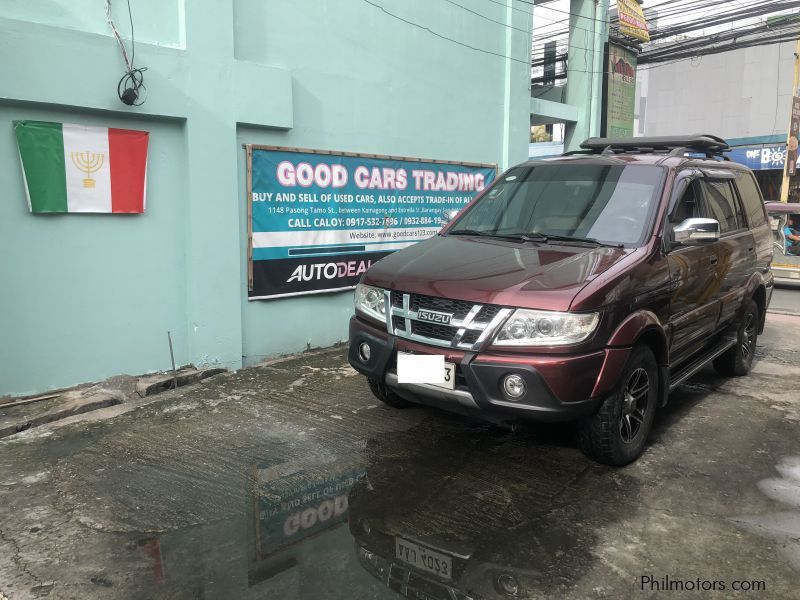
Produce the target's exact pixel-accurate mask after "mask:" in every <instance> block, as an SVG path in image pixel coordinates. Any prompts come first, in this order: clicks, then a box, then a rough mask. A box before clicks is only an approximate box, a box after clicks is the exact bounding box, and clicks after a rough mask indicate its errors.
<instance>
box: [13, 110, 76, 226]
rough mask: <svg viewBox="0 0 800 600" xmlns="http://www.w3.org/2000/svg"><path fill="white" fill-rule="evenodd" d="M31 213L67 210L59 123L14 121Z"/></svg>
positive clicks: (62, 138)
mask: <svg viewBox="0 0 800 600" xmlns="http://www.w3.org/2000/svg"><path fill="white" fill-rule="evenodd" d="M14 131H15V132H16V134H17V144H18V145H19V154H20V157H21V158H22V168H23V169H24V171H25V180H26V181H27V183H28V195H29V197H30V202H31V211H32V212H67V175H66V168H65V166H64V136H63V134H62V132H61V123H48V122H45V121H14Z"/></svg>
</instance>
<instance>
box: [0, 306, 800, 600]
mask: <svg viewBox="0 0 800 600" xmlns="http://www.w3.org/2000/svg"><path fill="white" fill-rule="evenodd" d="M799 336H800V317H796V316H789V315H778V314H775V315H770V317H769V319H768V329H767V332H766V334H765V335H764V336H763V337H762V338H761V340H760V346H761V347H760V349H759V353H758V362H757V364H756V365H755V368H754V373H753V374H752V375H751V376H750V377H747V378H742V379H734V380H726V379H723V378H720V377H717V376H716V375H715V374H714V373H713V371H711V370H708V371H705V372H703V373H702V374H701V375H699V376H698V377H696V378H695V379H693V380H692V381H691V382H690V383H689V384H687V385H684V386H682V387H681V388H680V389H679V390H678V391H676V392H675V393H674V394H673V395H672V397H671V402H670V405H669V406H668V407H667V408H666V409H664V410H663V411H661V413H660V414H659V416H658V417H657V423H656V429H655V431H654V433H653V435H652V439H651V443H650V446H649V448H648V450H647V452H646V454H645V455H644V456H643V457H642V458H641V459H640V460H639V461H638V462H637V463H635V464H633V465H631V466H629V467H626V468H623V469H612V468H608V467H603V466H599V465H597V464H594V463H592V462H590V461H588V460H587V459H586V458H584V457H583V456H582V455H581V454H580V452H578V450H577V449H576V448H575V446H574V444H573V442H572V439H571V435H570V432H569V429H568V428H566V427H555V426H536V427H533V426H528V427H524V428H521V429H519V430H517V431H515V432H506V431H501V430H497V429H494V428H490V427H486V426H483V425H481V424H479V423H474V422H470V421H467V420H464V419H463V418H460V417H453V416H450V415H446V414H444V413H440V412H437V411H434V410H429V409H425V408H413V409H409V410H404V411H396V410H392V409H389V408H387V407H384V406H382V405H379V404H378V402H377V401H376V400H374V399H373V398H372V396H371V395H370V393H369V390H368V389H367V386H366V383H365V382H364V380H363V379H362V378H361V377H360V376H357V375H355V373H354V372H353V371H352V370H351V369H350V368H349V367H348V366H347V365H346V361H345V358H344V350H343V349H338V350H334V351H329V352H324V353H320V354H317V355H314V356H305V357H302V358H297V359H291V360H288V361H284V362H280V363H277V364H273V365H272V366H266V367H258V368H252V369H246V370H243V371H240V372H238V373H235V374H230V375H223V376H218V377H215V378H212V379H209V380H207V381H206V382H204V383H203V384H200V385H197V386H194V387H192V388H182V389H179V390H174V391H171V392H166V393H165V394H163V395H161V396H159V397H158V400H157V401H155V402H153V403H151V404H148V405H145V406H137V407H125V408H122V407H111V408H108V409H103V410H102V411H97V412H95V413H90V414H87V415H82V416H81V417H79V418H73V419H71V420H70V421H69V422H61V423H57V424H51V425H47V426H44V427H43V428H40V429H37V430H30V431H27V432H24V433H22V434H19V435H17V436H13V437H12V438H7V439H6V440H3V441H0V598H2V597H3V595H5V596H6V597H7V598H8V599H9V600H22V599H28V598H40V597H49V598H59V599H61V598H64V599H70V598H76V599H78V598H80V599H81V600H86V599H95V598H98V599H99V598H102V599H106V598H111V599H117V598H119V599H123V598H124V599H129V598H134V599H136V598H159V599H162V598H176V599H177V598H180V599H183V598H187V599H217V598H219V599H237V598H246V599H251V598H263V599H269V600H278V599H284V598H285V599H296V598H302V599H313V600H317V599H328V598H330V599H347V600H351V599H362V598H364V599H383V598H386V599H390V598H398V597H400V595H398V594H407V595H408V597H411V598H449V599H451V600H452V599H454V598H464V597H467V596H470V597H475V598H515V597H517V598H562V597H575V598H639V597H642V598H650V597H662V596H663V597H670V598H708V597H719V598H730V597H759V598H800V434H799V433H798V432H800V394H798V392H797V389H798V382H800V344H798V342H797V340H798V337H799ZM398 553H400V554H402V555H403V556H404V558H405V560H406V561H412V562H413V561H414V560H417V561H424V564H425V565H426V566H427V568H428V569H429V570H433V571H436V572H438V574H439V576H438V577H437V576H436V575H430V576H428V577H423V576H422V574H423V573H424V572H425V571H423V570H418V571H413V572H412V571H409V570H408V569H407V568H405V567H403V564H404V563H403V561H401V560H398V559H396V558H395V557H396V555H397V554H398ZM392 561H394V563H395V565H394V566H392V567H390V563H391V562H392ZM417 564H419V562H418V563H417ZM448 575H449V579H448V577H447V576H448ZM666 577H668V578H669V579H670V580H671V581H672V582H673V586H675V585H676V584H677V583H679V584H680V585H681V586H682V587H683V589H684V591H683V592H681V591H672V592H667V593H659V592H657V591H656V590H657V589H658V588H657V587H655V586H653V585H651V583H657V584H659V585H660V586H665V585H668V582H667V581H665V579H664V578H666ZM648 578H649V579H648ZM736 582H739V585H742V583H744V585H745V586H750V587H752V588H754V589H758V590H760V591H757V592H756V591H750V592H738V591H733V590H732V586H734V585H736ZM448 586H449V587H450V588H451V589H450V590H448V589H447V587H448ZM692 586H695V587H698V588H700V589H699V591H687V589H688V588H689V587H692ZM762 586H763V589H761V588H762ZM710 587H713V588H714V590H716V591H707V590H706V591H704V589H705V588H710ZM662 589H663V587H662ZM673 589H675V588H674V587H673ZM515 590H516V596H515V595H513V594H512V592H514V591H515Z"/></svg>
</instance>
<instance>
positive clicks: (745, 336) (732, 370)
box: [714, 300, 760, 377]
mask: <svg viewBox="0 0 800 600" xmlns="http://www.w3.org/2000/svg"><path fill="white" fill-rule="evenodd" d="M759 316H760V315H759V314H758V304H756V301H755V300H748V302H747V305H746V306H745V307H744V312H743V313H742V318H741V320H740V321H739V327H738V328H737V330H736V345H734V346H733V347H732V348H730V349H729V350H728V351H726V352H725V353H724V354H720V355H719V356H718V357H717V358H715V359H714V368H715V369H716V370H717V373H719V374H720V375H725V376H727V377H741V376H742V375H747V374H748V373H749V372H750V367H751V366H752V365H753V354H754V353H755V351H756V343H757V342H758V324H759Z"/></svg>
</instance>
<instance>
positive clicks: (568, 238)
mask: <svg viewBox="0 0 800 600" xmlns="http://www.w3.org/2000/svg"><path fill="white" fill-rule="evenodd" d="M503 237H509V238H514V239H519V240H521V241H523V242H544V243H545V244H546V243H548V242H577V243H581V244H593V245H595V246H611V247H614V248H624V247H625V245H624V244H621V243H618V242H601V241H600V240H597V239H595V238H590V237H579V236H573V235H557V234H551V233H539V232H535V233H513V234H508V235H505V236H503Z"/></svg>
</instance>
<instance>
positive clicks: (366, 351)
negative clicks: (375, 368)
mask: <svg viewBox="0 0 800 600" xmlns="http://www.w3.org/2000/svg"><path fill="white" fill-rule="evenodd" d="M358 356H359V358H360V359H361V360H362V361H364V362H369V357H370V356H372V348H370V347H369V344H368V343H367V342H361V345H360V346H359V347H358Z"/></svg>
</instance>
